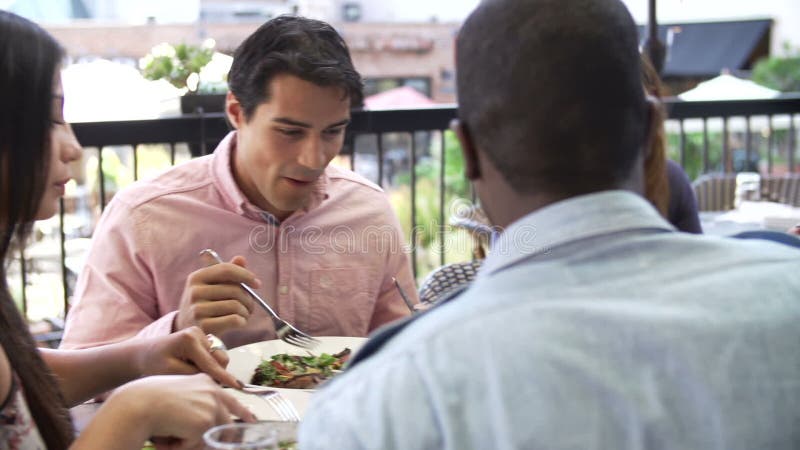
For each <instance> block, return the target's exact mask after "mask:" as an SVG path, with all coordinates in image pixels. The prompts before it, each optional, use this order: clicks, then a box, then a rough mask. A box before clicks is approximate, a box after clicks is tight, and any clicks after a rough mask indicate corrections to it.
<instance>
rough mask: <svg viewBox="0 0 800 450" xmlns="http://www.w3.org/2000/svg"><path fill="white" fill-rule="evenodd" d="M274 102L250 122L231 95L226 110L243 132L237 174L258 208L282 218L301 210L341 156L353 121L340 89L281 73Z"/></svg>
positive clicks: (272, 87) (276, 79)
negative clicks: (340, 152) (335, 159)
mask: <svg viewBox="0 0 800 450" xmlns="http://www.w3.org/2000/svg"><path fill="white" fill-rule="evenodd" d="M267 92H268V94H269V100H268V101H266V102H264V103H261V104H260V105H258V107H256V109H255V110H254V111H253V114H252V116H251V117H250V120H246V119H245V116H244V110H243V109H242V107H241V105H240V104H239V102H238V100H237V99H236V98H235V97H234V96H233V95H232V94H228V99H227V105H226V111H227V114H228V118H229V119H230V121H231V123H232V124H233V125H234V127H235V128H236V129H237V130H238V133H237V145H236V152H235V153H234V157H233V161H232V163H233V171H234V176H235V179H236V182H237V184H238V185H239V188H240V189H242V192H244V194H245V195H246V196H247V198H248V199H249V200H250V201H251V202H252V203H253V204H254V205H256V206H258V207H259V208H261V209H263V210H264V211H267V212H269V213H272V214H274V215H275V216H276V217H277V218H278V219H280V220H283V219H285V218H286V217H288V216H289V215H290V214H291V213H292V212H293V211H296V210H298V209H300V208H302V207H303V206H304V205H305V204H306V202H307V201H308V200H309V197H310V196H311V194H312V192H313V190H314V185H315V184H316V181H317V179H318V178H319V177H320V176H321V175H322V173H323V172H324V170H325V168H326V167H327V166H328V163H330V162H331V160H332V159H333V158H334V157H335V156H336V155H337V154H338V153H339V151H340V150H341V148H342V144H343V141H344V131H345V127H346V126H347V124H348V123H349V122H350V99H349V98H348V97H347V96H346V95H345V94H344V91H343V90H342V89H341V88H338V87H324V86H318V85H316V84H314V83H310V82H308V81H304V80H302V79H300V78H298V77H295V76H293V75H286V74H282V75H277V76H275V77H274V78H273V79H272V81H271V82H270V83H269V86H268V91H267Z"/></svg>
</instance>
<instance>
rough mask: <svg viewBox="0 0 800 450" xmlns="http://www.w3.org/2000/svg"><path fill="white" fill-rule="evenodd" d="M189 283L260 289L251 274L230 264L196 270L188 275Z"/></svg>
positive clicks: (257, 280)
mask: <svg viewBox="0 0 800 450" xmlns="http://www.w3.org/2000/svg"><path fill="white" fill-rule="evenodd" d="M234 260H236V258H234ZM241 260H242V261H244V258H241ZM189 281H190V283H191V284H236V283H246V284H247V285H249V286H252V287H254V288H259V287H261V281H260V280H259V279H258V278H256V276H255V274H253V272H250V271H249V270H247V269H245V268H244V267H242V266H240V265H237V264H231V263H221V264H215V265H213V266H209V267H204V268H202V269H199V270H196V271H194V272H192V273H191V274H190V275H189Z"/></svg>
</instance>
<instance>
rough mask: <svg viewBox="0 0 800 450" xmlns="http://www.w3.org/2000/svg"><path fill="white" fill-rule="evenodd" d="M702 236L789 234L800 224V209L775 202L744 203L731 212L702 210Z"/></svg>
mask: <svg viewBox="0 0 800 450" xmlns="http://www.w3.org/2000/svg"><path fill="white" fill-rule="evenodd" d="M699 215H700V225H701V226H702V228H703V233H704V234H708V235H716V236H732V235H735V234H738V233H742V232H745V231H763V230H769V231H787V230H788V229H790V228H791V227H794V226H795V225H797V224H800V208H798V207H795V206H791V205H787V204H783V203H775V202H766V201H743V202H741V203H740V204H738V205H737V207H736V208H734V209H732V210H730V211H701V212H700V213H699Z"/></svg>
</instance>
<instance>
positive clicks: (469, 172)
mask: <svg viewBox="0 0 800 450" xmlns="http://www.w3.org/2000/svg"><path fill="white" fill-rule="evenodd" d="M450 129H451V130H453V132H454V133H455V134H456V137H457V138H458V142H459V143H460V144H461V153H462V154H463V155H464V172H466V173H465V175H466V176H467V179H468V180H470V181H473V180H477V179H478V178H480V176H481V167H480V163H479V161H478V152H477V148H476V147H475V141H474V140H473V139H472V134H471V133H470V131H469V128H468V127H467V124H466V123H464V122H462V121H460V120H458V119H453V120H452V121H451V122H450Z"/></svg>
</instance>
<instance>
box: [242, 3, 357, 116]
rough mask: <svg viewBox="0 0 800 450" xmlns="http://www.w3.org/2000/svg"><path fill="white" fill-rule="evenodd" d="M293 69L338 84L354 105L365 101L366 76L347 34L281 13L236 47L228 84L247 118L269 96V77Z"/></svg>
mask: <svg viewBox="0 0 800 450" xmlns="http://www.w3.org/2000/svg"><path fill="white" fill-rule="evenodd" d="M279 74H289V75H294V76H296V77H298V78H300V79H303V80H306V81H309V82H311V83H314V84H317V85H320V86H335V87H340V88H342V89H343V90H344V91H345V94H346V95H347V96H348V97H349V99H350V105H351V107H359V106H362V104H363V102H364V92H363V81H362V80H361V76H360V75H359V74H358V72H357V71H356V69H355V67H353V61H352V60H351V59H350V51H349V50H348V48H347V44H346V43H345V42H344V39H342V37H341V36H340V35H339V33H337V32H336V30H334V29H333V27H331V26H330V25H328V24H327V23H325V22H322V21H319V20H314V19H308V18H305V17H298V16H279V17H276V18H274V19H272V20H270V21H268V22H266V23H265V24H263V25H261V27H259V28H258V30H256V31H255V32H254V33H253V34H251V35H250V36H249V37H248V38H247V39H245V41H244V42H243V43H242V44H241V45H240V46H239V48H237V49H236V53H235V54H234V56H233V64H232V65H231V70H230V73H229V74H228V85H229V87H230V90H231V92H232V93H233V95H235V96H236V99H237V100H239V103H241V104H242V107H243V109H244V114H245V118H247V119H249V118H250V117H251V116H252V114H253V111H255V109H256V107H257V106H258V105H259V104H261V103H263V102H264V101H267V100H269V92H267V89H268V86H269V82H270V81H271V80H272V78H274V77H275V76H276V75H279Z"/></svg>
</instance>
